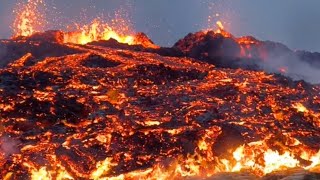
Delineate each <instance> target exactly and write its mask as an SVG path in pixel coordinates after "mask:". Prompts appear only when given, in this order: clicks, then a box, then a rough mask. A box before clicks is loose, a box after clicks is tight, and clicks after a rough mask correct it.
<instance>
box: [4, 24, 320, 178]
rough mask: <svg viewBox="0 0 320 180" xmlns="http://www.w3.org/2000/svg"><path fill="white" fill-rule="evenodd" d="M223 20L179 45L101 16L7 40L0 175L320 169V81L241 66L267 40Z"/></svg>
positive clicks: (303, 172) (270, 174)
mask: <svg viewBox="0 0 320 180" xmlns="http://www.w3.org/2000/svg"><path fill="white" fill-rule="evenodd" d="M218 25H219V30H216V31H205V32H198V33H195V34H189V35H188V36H186V37H185V38H183V39H181V40H179V41H178V42H177V43H176V44H175V46H174V47H172V48H158V47H157V46H156V45H154V44H153V43H152V41H151V40H149V39H148V38H147V37H146V36H145V35H144V34H143V33H139V34H138V35H136V36H132V38H129V37H131V36H121V35H119V34H117V33H116V35H114V36H113V35H108V33H111V32H114V31H113V30H112V28H111V29H110V27H109V26H106V25H104V23H102V22H100V21H98V20H95V21H93V22H92V24H91V25H89V26H85V28H82V29H81V30H80V31H79V32H71V33H65V32H62V31H47V32H36V31H34V32H35V33H30V34H21V33H20V34H19V36H23V37H17V36H15V37H14V38H13V39H8V40H0V47H1V48H3V49H5V51H6V53H4V55H1V56H0V59H1V63H0V92H1V93H0V166H1V168H0V177H2V179H6V180H9V179H35V180H36V179H41V180H42V179H59V180H71V179H94V180H96V179H106V180H107V179H108V180H109V179H113V180H115V179H116V180H124V179H143V180H155V179H163V180H167V179H246V180H248V179H249V180H250V179H252V180H255V179H264V180H268V179H319V178H320V86H319V85H313V84H309V83H307V82H305V81H294V80H292V79H291V78H288V77H285V76H282V75H280V74H272V73H267V72H264V71H261V70H257V69H248V68H238V67H236V68H234V67H233V64H232V63H233V62H231V61H230V60H229V59H232V58H237V61H245V60H248V58H253V57H255V58H258V57H259V58H261V57H260V55H261V54H259V53H258V55H259V56H256V55H255V54H254V52H260V51H255V50H251V49H254V48H252V47H253V46H255V47H257V48H258V47H267V45H266V44H265V42H262V41H258V40H256V39H254V38H252V37H242V38H235V37H234V36H233V35H232V34H230V33H228V32H226V31H225V30H224V29H223V25H222V23H218ZM32 32H33V31H32ZM111 34H112V33H111ZM25 35H27V36H25ZM117 36H118V39H117V38H116V37H117ZM79 37H80V38H79ZM112 39H113V40H112ZM136 39H140V40H141V41H138V42H147V44H149V45H143V44H140V43H137V42H135V40H136ZM212 42H214V43H212ZM222 42H224V43H222ZM239 46H240V47H239ZM154 47H157V48H154ZM234 47H237V48H236V51H234V50H227V49H229V48H231V49H233V48H234ZM241 47H243V48H244V50H242V49H241ZM277 47H279V46H276V48H277ZM243 52H244V53H245V54H243ZM269 52H271V50H269V49H268V51H267V52H266V53H269ZM249 54H250V55H249ZM268 55H269V54H268ZM185 56H187V57H185ZM243 56H245V57H243ZM216 59H218V60H220V61H215V60H216ZM260 60H261V61H263V60H264V59H260ZM219 62H223V63H225V64H224V66H225V67H222V66H221V64H219Z"/></svg>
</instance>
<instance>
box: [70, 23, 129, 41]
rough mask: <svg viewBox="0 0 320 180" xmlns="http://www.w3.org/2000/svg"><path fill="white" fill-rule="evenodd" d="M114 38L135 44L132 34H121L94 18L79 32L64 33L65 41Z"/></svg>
mask: <svg viewBox="0 0 320 180" xmlns="http://www.w3.org/2000/svg"><path fill="white" fill-rule="evenodd" d="M111 38H112V39H115V40H117V41H118V42H120V43H125V44H129V45H132V44H135V41H134V36H128V35H122V34H121V33H118V32H116V31H115V30H113V29H112V27H109V26H108V24H105V23H102V22H101V21H99V20H98V19H95V20H94V21H93V22H92V23H91V24H90V25H87V26H83V27H82V28H81V30H80V31H79V32H69V33H65V35H64V42H65V43H74V44H87V43H89V42H93V41H100V40H109V39H111Z"/></svg>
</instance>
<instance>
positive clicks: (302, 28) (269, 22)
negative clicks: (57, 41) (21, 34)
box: [0, 0, 320, 52]
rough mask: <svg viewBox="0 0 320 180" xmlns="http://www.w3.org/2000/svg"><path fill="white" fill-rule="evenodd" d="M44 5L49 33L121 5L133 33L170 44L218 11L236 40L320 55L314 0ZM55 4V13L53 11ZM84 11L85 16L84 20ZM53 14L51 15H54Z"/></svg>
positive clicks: (2, 12) (4, 22)
mask: <svg viewBox="0 0 320 180" xmlns="http://www.w3.org/2000/svg"><path fill="white" fill-rule="evenodd" d="M17 1H19V0H1V1H0V22H1V26H0V38H7V37H9V36H10V34H11V30H10V28H9V26H10V25H11V22H12V20H13V17H12V14H11V11H12V9H13V7H14V4H15V3H16V2H17ZM20 1H23V0H20ZM46 2H47V8H48V9H49V13H48V19H49V21H53V19H54V22H53V23H50V27H47V28H50V29H52V28H59V27H61V25H62V26H65V25H68V24H71V23H72V22H76V21H79V20H80V19H82V22H83V21H87V22H90V21H91V20H92V19H93V18H95V17H97V16H99V15H101V13H103V14H105V15H107V14H108V13H109V14H111V15H112V14H113V13H114V11H115V10H117V9H119V8H121V7H122V8H124V9H127V10H128V13H129V14H130V16H131V19H132V22H133V25H134V29H135V31H143V32H146V33H147V34H148V35H149V36H150V37H151V38H152V40H153V41H155V42H156V43H157V44H160V45H164V46H171V45H173V43H174V42H176V41H177V40H178V39H179V38H182V37H183V36H185V35H186V34H187V33H189V32H195V31H198V30H201V29H204V28H208V23H207V17H208V16H209V15H214V14H216V13H219V14H220V17H219V19H221V20H222V21H223V22H224V23H225V26H226V29H227V30H229V31H231V32H232V33H233V34H235V35H237V36H240V35H253V36H255V37H257V38H258V39H261V40H273V41H278V42H282V43H284V44H286V45H288V46H289V47H290V48H292V49H303V50H309V51H319V52H320V33H319V32H320V10H319V8H320V1H319V0H46ZM54 6H55V7H56V10H54V9H53V7H54ZM128 7H130V8H128ZM84 8H85V9H86V15H87V17H86V18H84V16H83V14H84V13H83V11H84V10H83V9H84ZM54 11H55V12H56V13H53V12H54ZM57 12H59V13H58V14H59V15H57ZM81 12H82V13H81ZM81 14H82V15H81ZM53 16H54V17H55V18H53ZM213 20H214V21H215V20H218V18H215V19H213ZM58 24H59V25H60V26H58ZM212 27H214V23H212Z"/></svg>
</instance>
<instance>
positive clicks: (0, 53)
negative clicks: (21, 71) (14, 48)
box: [0, 43, 8, 68]
mask: <svg viewBox="0 0 320 180" xmlns="http://www.w3.org/2000/svg"><path fill="white" fill-rule="evenodd" d="M7 51H8V50H7V47H6V46H5V45H4V44H2V43H0V68H1V67H2V66H3V65H4V64H5V63H6V62H5V61H4V57H5V56H6V55H7Z"/></svg>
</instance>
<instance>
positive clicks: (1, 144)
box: [0, 136, 19, 157]
mask: <svg viewBox="0 0 320 180" xmlns="http://www.w3.org/2000/svg"><path fill="white" fill-rule="evenodd" d="M18 144H19V143H18V141H16V140H14V139H12V138H10V137H8V136H2V137H0V152H1V153H2V154H3V155H4V156H5V157H8V156H10V155H12V154H15V153H18V152H19V149H18Z"/></svg>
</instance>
